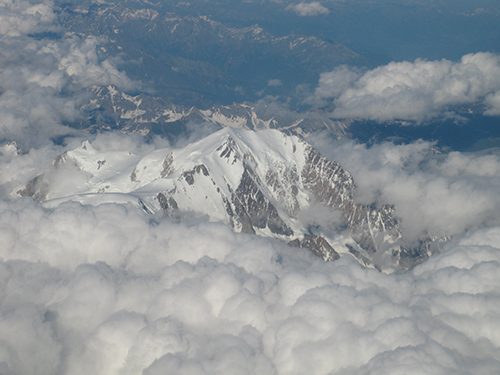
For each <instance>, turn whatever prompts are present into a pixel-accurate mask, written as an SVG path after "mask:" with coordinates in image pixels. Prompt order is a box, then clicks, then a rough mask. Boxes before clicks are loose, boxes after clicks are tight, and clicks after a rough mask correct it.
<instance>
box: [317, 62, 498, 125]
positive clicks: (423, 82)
mask: <svg viewBox="0 0 500 375" xmlns="http://www.w3.org/2000/svg"><path fill="white" fill-rule="evenodd" d="M499 96H500V56H499V55H496V54H492V53H474V54H468V55H465V56H463V57H462V58H461V60H460V61H458V62H454V61H449V60H439V61H428V60H422V59H418V60H415V61H413V62H407V61H405V62H392V63H390V64H387V65H384V66H380V67H378V68H375V69H373V70H369V71H359V70H356V69H351V68H349V67H340V68H337V69H334V70H333V71H331V72H327V73H323V74H321V77H320V80H319V84H318V87H317V88H316V91H315V94H314V98H313V99H312V100H313V102H315V103H317V104H321V105H329V104H331V105H333V115H334V116H335V117H338V118H345V119H370V120H377V121H394V120H408V121H416V122H421V121H425V120H429V119H432V118H435V117H438V116H443V115H445V114H446V112H449V111H453V110H454V109H456V108H457V107H460V106H462V107H463V106H469V107H471V106H477V105H479V106H481V107H482V108H483V110H482V112H483V113H484V114H486V115H497V114H498V113H500V105H499V104H500V102H499V99H498V98H499Z"/></svg>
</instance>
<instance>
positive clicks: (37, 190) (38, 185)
mask: <svg viewBox="0 0 500 375" xmlns="http://www.w3.org/2000/svg"><path fill="white" fill-rule="evenodd" d="M48 192H49V185H48V183H47V182H46V181H45V176H44V175H40V176H36V177H35V178H33V179H32V180H31V181H29V182H28V183H27V184H26V186H25V187H24V188H23V189H20V190H18V191H17V194H18V195H19V196H21V197H31V198H33V199H34V200H36V201H38V202H42V201H44V200H45V198H46V197H47V194H48Z"/></svg>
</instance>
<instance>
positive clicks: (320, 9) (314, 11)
mask: <svg viewBox="0 0 500 375" xmlns="http://www.w3.org/2000/svg"><path fill="white" fill-rule="evenodd" d="M287 9H288V10H290V11H292V12H295V13H296V14H297V15H299V16H302V17H308V16H319V15H322V14H328V13H330V10H329V9H328V8H327V7H325V6H324V5H323V4H321V3H320V2H319V1H312V2H310V3H306V2H301V3H298V4H291V5H289V6H288V7H287Z"/></svg>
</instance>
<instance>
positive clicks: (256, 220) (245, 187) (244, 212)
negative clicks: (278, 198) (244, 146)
mask: <svg viewBox="0 0 500 375" xmlns="http://www.w3.org/2000/svg"><path fill="white" fill-rule="evenodd" d="M232 200H233V204H234V206H235V208H236V211H235V213H236V214H237V215H238V216H239V217H240V219H241V218H248V220H249V221H250V223H249V224H250V225H251V226H252V227H255V228H260V229H264V228H266V227H267V228H269V230H270V231H271V232H272V233H275V234H279V235H283V236H291V235H292V234H293V231H292V230H291V229H290V228H289V227H288V226H287V225H286V224H285V222H284V221H283V220H282V219H281V217H280V216H279V214H278V211H277V210H276V208H275V207H274V205H273V204H272V203H271V202H270V201H269V199H267V198H266V196H265V195H264V193H263V192H262V190H261V183H260V181H258V177H257V176H256V175H253V173H252V170H251V169H250V168H248V167H247V166H245V168H244V172H243V176H242V177H241V182H240V185H239V186H238V189H236V191H235V192H234V194H233V196H232Z"/></svg>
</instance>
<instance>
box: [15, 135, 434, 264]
mask: <svg viewBox="0 0 500 375" xmlns="http://www.w3.org/2000/svg"><path fill="white" fill-rule="evenodd" d="M68 176H75V178H73V180H72V181H73V183H72V184H71V185H70V186H68V184H63V185H62V186H61V185H60V184H58V183H57V181H60V180H62V179H67V178H68ZM17 193H18V194H20V195H25V196H32V197H34V198H35V199H39V200H42V201H46V202H47V204H50V205H52V206H53V205H57V204H58V203H60V202H62V201H67V200H76V201H79V202H82V203H88V204H98V203H99V202H101V199H102V202H110V201H114V202H117V203H124V202H125V203H130V202H133V203H134V204H137V205H138V206H140V207H141V208H143V209H144V210H145V211H147V212H150V213H154V212H162V213H164V214H165V215H169V216H174V217H180V216H182V215H184V214H187V213H190V214H195V215H203V216H205V217H207V218H209V220H211V221H218V222H224V223H226V224H227V225H230V226H231V227H232V228H233V229H234V230H235V231H238V232H247V233H255V234H258V235H261V236H270V237H275V238H279V239H282V240H286V241H288V242H291V244H292V245H294V246H298V247H307V248H310V249H311V250H312V251H313V252H314V253H315V254H318V255H320V256H321V257H323V258H324V259H325V260H334V259H337V258H338V254H339V253H351V254H353V255H354V256H356V257H357V258H358V259H359V260H360V261H362V262H363V263H365V264H371V263H374V264H375V265H376V266H380V267H382V263H383V264H384V265H383V266H384V267H385V266H386V264H387V263H389V264H391V267H392V266H398V265H399V263H400V256H401V248H400V244H401V235H400V232H399V223H398V220H397V218H396V217H395V216H394V210H393V208H392V207H390V206H386V207H382V208H380V209H377V208H373V207H368V206H364V205H360V204H357V203H356V202H355V199H354V196H355V184H354V181H353V179H352V176H351V175H350V174H349V173H348V172H347V171H346V170H344V169H343V168H342V167H341V166H340V165H339V164H338V163H336V162H334V161H330V160H328V159H326V158H325V157H323V156H322V155H321V154H319V153H318V152H317V151H316V150H315V149H314V148H313V147H312V146H310V145H309V144H307V143H306V142H305V141H304V140H302V139H301V138H299V137H297V136H293V135H287V134H285V133H283V132H280V131H278V130H269V129H268V130H260V131H249V130H244V129H233V128H230V127H226V128H223V129H222V130H220V131H217V132H215V133H212V134H210V135H209V136H207V137H205V138H203V139H201V140H200V141H197V142H195V143H192V144H189V145H187V146H185V147H183V148H161V149H155V150H153V151H148V152H146V153H137V154H136V153H132V152H130V151H128V150H123V149H117V150H103V149H98V148H96V147H95V146H94V145H93V144H92V143H91V142H88V141H86V142H84V143H82V145H81V146H80V147H78V148H76V149H74V150H71V151H69V152H66V153H65V154H63V155H61V156H60V157H59V158H58V159H57V160H56V161H55V162H54V167H53V169H52V170H51V171H48V172H47V173H45V174H44V175H41V176H37V177H36V178H34V179H33V180H32V181H31V182H30V183H28V184H27V186H25V187H24V188H22V189H19V190H18V191H17ZM318 204H319V205H321V206H323V207H325V209H326V210H328V212H331V213H332V214H333V213H334V212H337V213H340V214H341V217H342V219H343V222H344V228H343V229H342V228H341V226H340V227H339V228H337V229H336V230H332V228H329V227H327V226H323V225H322V223H321V222H320V223H319V224H315V225H313V226H311V225H310V223H308V222H307V220H306V221H304V219H303V218H302V213H303V212H305V211H307V210H311V209H312V210H314V205H318ZM420 255H422V254H419V256H420ZM424 255H425V254H424Z"/></svg>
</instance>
